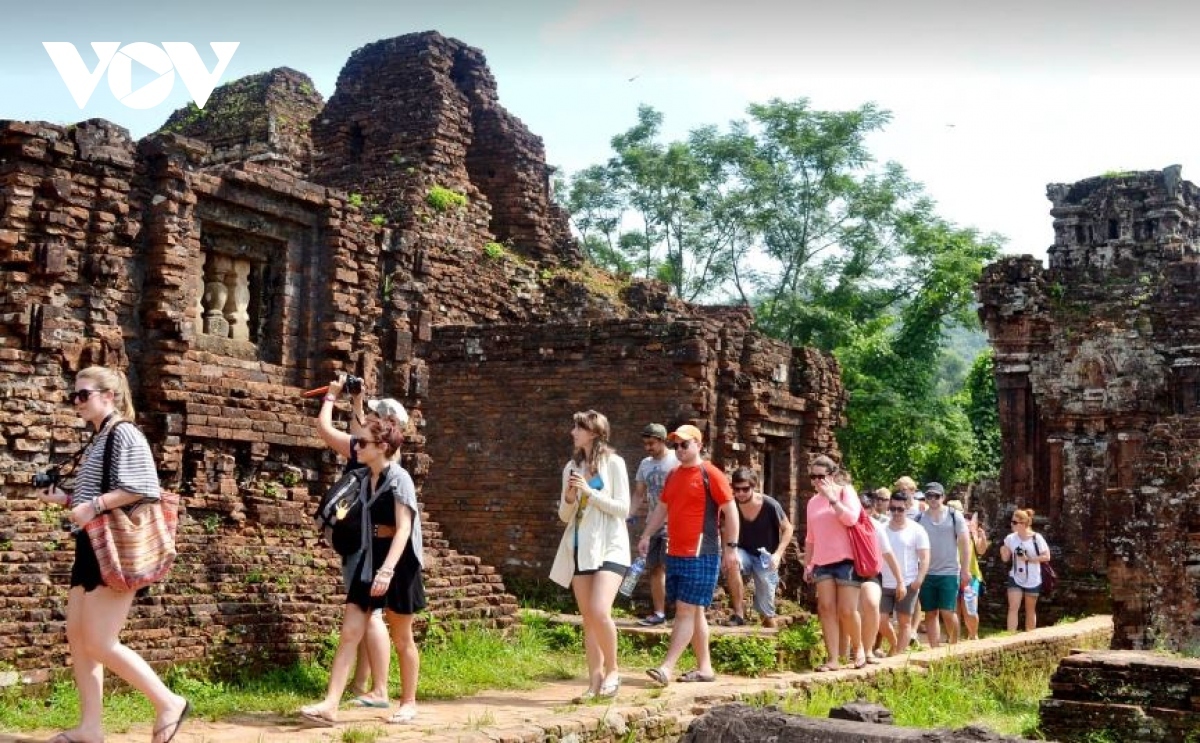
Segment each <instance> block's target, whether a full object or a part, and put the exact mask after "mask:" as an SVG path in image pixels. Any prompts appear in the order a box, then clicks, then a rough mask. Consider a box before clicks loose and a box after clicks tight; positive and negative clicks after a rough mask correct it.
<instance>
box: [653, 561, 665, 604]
mask: <svg viewBox="0 0 1200 743" xmlns="http://www.w3.org/2000/svg"><path fill="white" fill-rule="evenodd" d="M650 604H651V605H652V606H653V607H654V613H655V614H660V615H662V616H664V617H665V616H666V615H667V566H666V565H655V566H654V567H653V568H651V569H650Z"/></svg>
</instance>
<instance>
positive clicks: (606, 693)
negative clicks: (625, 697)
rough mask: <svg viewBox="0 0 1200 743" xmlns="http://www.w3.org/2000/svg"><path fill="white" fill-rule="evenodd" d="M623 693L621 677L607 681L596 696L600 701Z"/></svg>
mask: <svg viewBox="0 0 1200 743" xmlns="http://www.w3.org/2000/svg"><path fill="white" fill-rule="evenodd" d="M620 691H621V677H620V676H614V677H613V678H612V680H611V681H610V680H609V679H605V680H604V683H603V684H601V685H600V691H598V692H596V696H597V697H599V698H600V699H611V698H613V697H615V696H616V695H617V693H618V692H620Z"/></svg>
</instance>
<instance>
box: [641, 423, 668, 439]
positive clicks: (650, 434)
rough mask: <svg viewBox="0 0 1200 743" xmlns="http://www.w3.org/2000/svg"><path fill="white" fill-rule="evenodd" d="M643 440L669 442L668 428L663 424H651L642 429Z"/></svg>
mask: <svg viewBox="0 0 1200 743" xmlns="http://www.w3.org/2000/svg"><path fill="white" fill-rule="evenodd" d="M642 438H645V439H660V440H662V441H666V440H667V427H666V426H664V425H663V424H661V423H651V424H650V425H648V426H646V427H645V428H643V429H642Z"/></svg>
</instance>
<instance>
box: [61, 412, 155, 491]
mask: <svg viewBox="0 0 1200 743" xmlns="http://www.w3.org/2000/svg"><path fill="white" fill-rule="evenodd" d="M109 436H112V437H113V450H112V472H111V473H110V474H109V485H108V487H109V490H110V491H112V490H117V489H118V488H119V489H121V490H125V491H128V492H130V493H136V494H137V495H140V496H142V497H143V498H145V499H147V500H157V499H158V498H159V484H158V472H157V470H155V468H154V457H152V456H151V455H150V444H149V443H147V441H146V437H145V436H144V435H142V432H141V431H140V430H138V427H137V426H135V425H133V424H132V423H124V422H122V423H119V424H116V425H112V426H109V427H108V428H106V429H104V430H103V431H101V432H100V433H97V434H96V436H95V437H94V438H93V439H91V440H90V448H89V449H88V450H87V456H86V457H85V458H84V460H83V463H82V464H80V466H79V472H78V474H77V475H76V476H75V490H74V491H73V492H72V493H71V507H72V508H74V507H75V506H77V505H79V504H80V503H88V502H90V501H91V500H92V499H94V498H98V497H100V496H101V495H104V493H101V492H100V484H101V481H102V478H103V477H104V447H105V445H106V444H107V443H108V437H109Z"/></svg>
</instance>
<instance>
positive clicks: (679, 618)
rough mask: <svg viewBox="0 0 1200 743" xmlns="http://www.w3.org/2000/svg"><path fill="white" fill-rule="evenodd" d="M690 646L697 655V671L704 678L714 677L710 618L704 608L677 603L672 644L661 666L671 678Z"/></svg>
mask: <svg viewBox="0 0 1200 743" xmlns="http://www.w3.org/2000/svg"><path fill="white" fill-rule="evenodd" d="M688 645H691V646H692V652H693V653H695V654H696V671H697V672H698V673H699V674H701V675H703V676H712V675H713V667H712V657H711V656H710V655H709V652H708V617H707V616H706V614H705V611H704V607H703V606H696V605H695V604H688V603H685V602H683V601H676V602H675V624H674V625H673V626H672V627H671V644H670V646H668V647H667V654H666V656H665V657H664V658H663V662H662V665H661V666H659V667H660V668H662V669H663V671H664V672H665V673H666V677H667V678H670V677H671V671H672V670H673V669H674V668H675V664H676V663H678V662H679V659H680V658H681V657H682V656H683V652H684V651H685V650H687V648H688Z"/></svg>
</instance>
